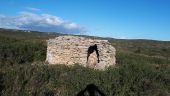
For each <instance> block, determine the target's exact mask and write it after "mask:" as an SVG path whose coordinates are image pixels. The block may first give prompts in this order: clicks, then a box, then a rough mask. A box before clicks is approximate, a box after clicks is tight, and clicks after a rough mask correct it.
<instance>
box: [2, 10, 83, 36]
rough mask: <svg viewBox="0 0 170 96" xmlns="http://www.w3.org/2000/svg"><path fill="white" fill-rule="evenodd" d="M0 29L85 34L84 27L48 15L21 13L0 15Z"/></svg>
mask: <svg viewBox="0 0 170 96" xmlns="http://www.w3.org/2000/svg"><path fill="white" fill-rule="evenodd" d="M0 28H10V29H21V30H32V31H42V32H59V33H65V34H79V33H84V32H86V29H85V28H84V27H81V26H80V25H78V24H76V23H74V22H68V21H66V20H63V19H61V18H60V17H57V16H53V15H49V14H35V13H31V12H21V13H20V14H18V15H17V16H4V15H0Z"/></svg>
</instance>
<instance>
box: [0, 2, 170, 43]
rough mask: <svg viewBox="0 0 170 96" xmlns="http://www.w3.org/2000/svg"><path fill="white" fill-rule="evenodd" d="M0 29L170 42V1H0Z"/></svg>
mask: <svg viewBox="0 0 170 96" xmlns="http://www.w3.org/2000/svg"><path fill="white" fill-rule="evenodd" d="M0 27H3V28H18V29H28V30H38V31H56V32H63V33H69V34H72V33H73V34H85V35H94V36H101V37H113V38H121V39H123V38H125V39H154V40H168V41H170V0H1V3H0Z"/></svg>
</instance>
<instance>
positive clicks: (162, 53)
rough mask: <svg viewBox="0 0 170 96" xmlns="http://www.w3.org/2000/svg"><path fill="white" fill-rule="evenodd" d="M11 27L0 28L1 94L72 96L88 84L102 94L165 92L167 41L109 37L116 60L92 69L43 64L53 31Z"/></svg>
mask: <svg viewBox="0 0 170 96" xmlns="http://www.w3.org/2000/svg"><path fill="white" fill-rule="evenodd" d="M16 32H17V34H16V33H12V32H11V30H6V31H4V30H1V31H0V66H1V67H0V94H1V95H2V96H75V95H76V94H77V93H79V92H80V91H82V90H83V89H85V88H86V86H87V85H88V84H94V85H96V86H97V87H98V89H99V90H100V91H102V92H103V93H104V94H105V95H106V96H170V60H169V58H170V54H169V52H170V47H169V46H170V43H169V42H160V41H151V40H117V39H109V40H110V42H111V43H112V44H113V45H114V46H115V47H116V49H117V55H116V58H117V65H116V67H114V68H112V67H110V68H109V69H107V70H106V71H98V70H92V69H88V68H84V67H81V66H79V65H76V66H71V67H67V66H62V65H53V66H47V65H46V64H44V61H45V56H46V43H45V40H46V39H48V38H52V37H54V36H56V35H53V36H51V35H48V34H47V33H23V32H18V31H16ZM9 34H10V35H9ZM11 34H12V35H11ZM23 34H24V35H23ZM35 34H36V35H35ZM40 34H41V35H40ZM24 36H26V37H24ZM41 36H42V37H41ZM23 37H24V38H23Z"/></svg>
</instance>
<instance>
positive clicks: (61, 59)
mask: <svg viewBox="0 0 170 96" xmlns="http://www.w3.org/2000/svg"><path fill="white" fill-rule="evenodd" d="M95 44H97V48H98V53H99V60H100V61H99V63H98V58H97V54H96V51H94V52H93V53H91V54H90V56H89V59H88V61H87V53H88V52H87V51H88V48H89V47H90V46H93V45H95ZM115 51H116V50H115V48H114V47H113V46H112V45H111V44H110V43H109V42H108V41H107V40H97V39H89V38H85V37H79V36H59V37H56V38H55V39H49V40H48V41H47V58H46V61H47V62H48V63H49V64H65V65H74V64H80V65H82V66H84V67H90V68H94V69H105V68H106V67H108V66H110V65H115V60H116V59H115Z"/></svg>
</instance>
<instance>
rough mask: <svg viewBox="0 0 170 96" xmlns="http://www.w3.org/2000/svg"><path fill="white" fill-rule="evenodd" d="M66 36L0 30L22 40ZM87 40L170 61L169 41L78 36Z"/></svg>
mask: <svg viewBox="0 0 170 96" xmlns="http://www.w3.org/2000/svg"><path fill="white" fill-rule="evenodd" d="M61 35H68V34H61V33H56V32H37V31H27V30H14V29H2V28H0V37H8V38H15V39H24V40H30V39H32V40H44V41H45V40H48V39H49V38H55V37H56V36H61ZM79 36H83V37H88V38H96V39H97V38H98V39H107V40H109V41H110V42H111V43H112V45H113V46H115V47H116V49H117V51H118V52H119V51H120V52H122V51H123V52H130V53H137V54H141V55H143V56H154V57H160V58H169V59H170V54H169V53H170V41H156V40H145V39H114V38H103V37H94V36H86V35H79Z"/></svg>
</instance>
